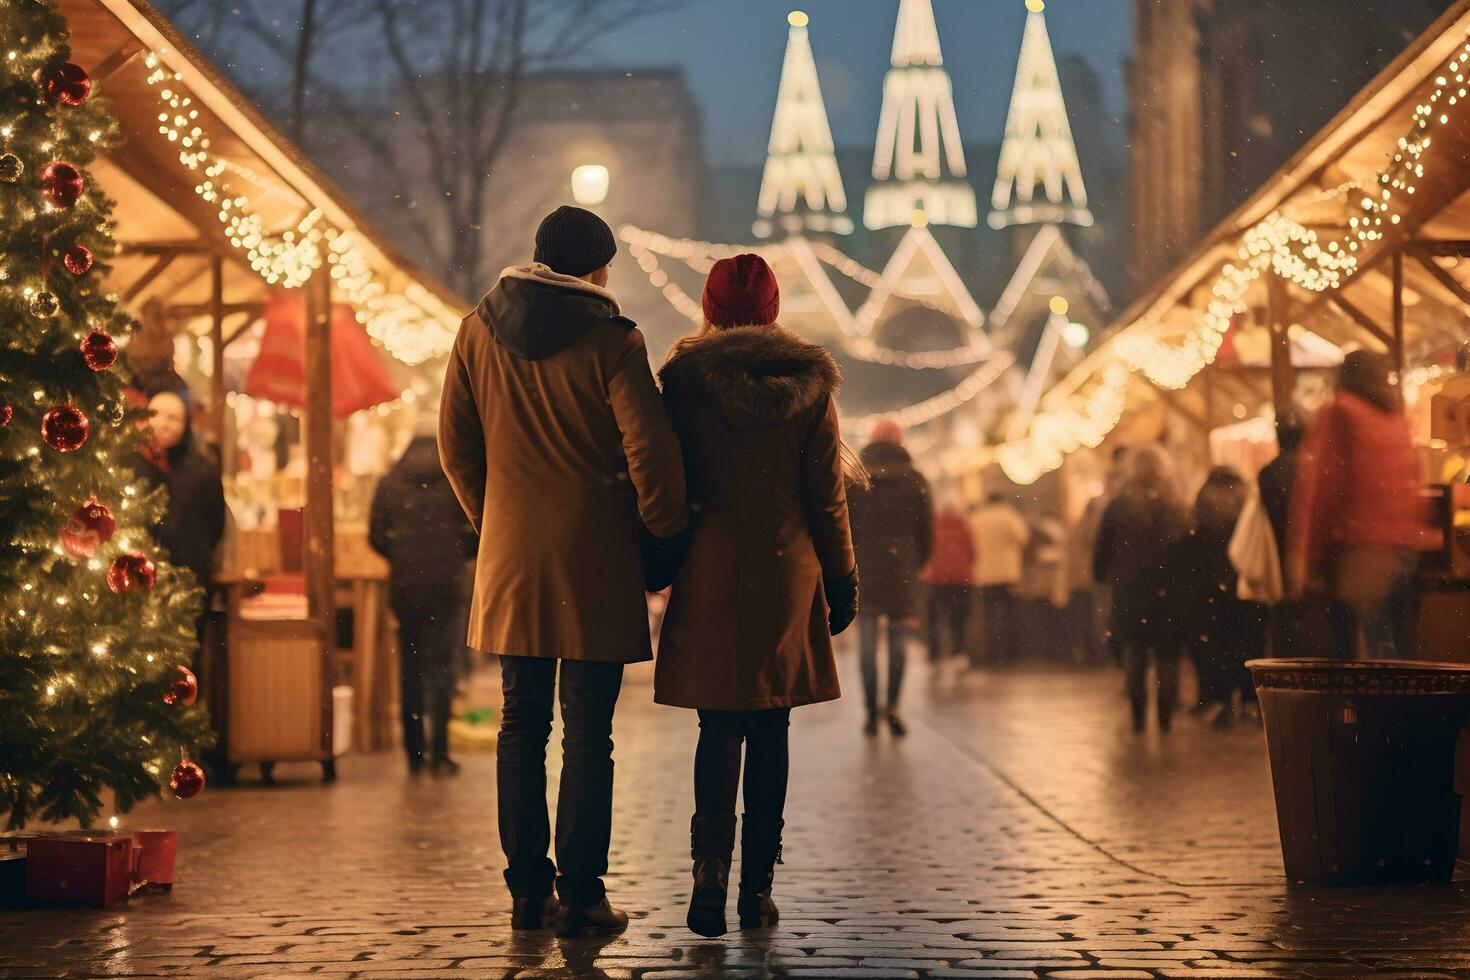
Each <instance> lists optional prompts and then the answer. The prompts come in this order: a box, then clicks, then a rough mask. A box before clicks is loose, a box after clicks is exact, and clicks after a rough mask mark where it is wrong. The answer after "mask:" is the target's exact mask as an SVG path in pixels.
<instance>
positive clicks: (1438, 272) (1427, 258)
mask: <svg viewBox="0 0 1470 980" xmlns="http://www.w3.org/2000/svg"><path fill="white" fill-rule="evenodd" d="M1414 259H1415V260H1416V261H1417V262H1418V263H1419V264H1420V265H1422V266H1423V267H1424V271H1425V272H1427V273H1429V274H1430V275H1431V276H1433V277H1434V278H1435V280H1436V281H1437V282H1438V283H1439V284H1440V285H1441V286H1443V287H1444V288H1445V289H1447V290H1449V291H1450V293H1451V294H1452V295H1453V296H1454V297H1455V299H1457V300H1459V301H1460V302H1461V304H1463V305H1465V306H1470V289H1466V288H1465V287H1464V286H1462V285H1460V280H1458V279H1456V278H1455V277H1454V276H1452V275H1450V271H1449V270H1448V269H1446V268H1445V267H1444V266H1442V265H1440V264H1439V263H1438V262H1436V261H1434V257H1433V256H1432V255H1428V254H1426V253H1424V252H1418V251H1416V252H1415V253H1414Z"/></svg>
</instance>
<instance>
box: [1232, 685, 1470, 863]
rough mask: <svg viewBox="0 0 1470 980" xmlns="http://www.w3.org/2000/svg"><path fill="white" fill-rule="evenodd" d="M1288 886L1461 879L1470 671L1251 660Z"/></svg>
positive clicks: (1469, 707)
mask: <svg viewBox="0 0 1470 980" xmlns="http://www.w3.org/2000/svg"><path fill="white" fill-rule="evenodd" d="M1246 666H1248V667H1249V668H1250V670H1251V674H1252V676H1253V677H1254V679H1255V685H1256V690H1257V692H1258V693H1259V696H1260V702H1261V714H1262V716H1263V718H1264V720H1265V724H1266V747H1267V750H1268V752H1269V753H1270V758H1271V781H1272V784H1273V786H1274V789H1275V792H1276V819H1277V823H1278V824H1279V827H1280V830H1281V853H1282V857H1283V859H1284V861H1285V865H1286V876H1287V878H1288V880H1290V881H1292V882H1294V883H1302V884H1319V885H1405V884H1419V883H1423V882H1433V883H1437V884H1443V883H1445V882H1448V881H1449V880H1450V877H1451V875H1453V874H1454V870H1455V855H1456V851H1457V849H1458V846H1459V834H1460V796H1459V794H1457V793H1456V792H1455V788H1454V780H1455V743H1456V739H1457V737H1458V735H1459V732H1460V729H1461V728H1462V727H1464V725H1465V723H1466V720H1467V719H1470V665H1465V664H1438V663H1421V662H1417V661H1337V660H1252V661H1250V662H1249V663H1248V664H1247V665H1246Z"/></svg>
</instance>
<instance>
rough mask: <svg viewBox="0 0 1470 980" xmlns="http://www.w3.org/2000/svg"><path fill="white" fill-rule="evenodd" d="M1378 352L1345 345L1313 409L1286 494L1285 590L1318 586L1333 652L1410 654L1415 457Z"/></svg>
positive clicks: (1420, 516)
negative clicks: (1333, 377) (1328, 613)
mask: <svg viewBox="0 0 1470 980" xmlns="http://www.w3.org/2000/svg"><path fill="white" fill-rule="evenodd" d="M1390 371H1391V365H1390V364H1389V361H1388V358H1387V357H1385V356H1383V355H1382V354H1377V353H1373V352H1371V351H1353V352H1352V353H1350V354H1348V355H1347V357H1346V359H1344V361H1343V364H1342V369H1341V374H1340V375H1339V379H1338V391H1337V396H1336V397H1335V398H1334V399H1333V400H1332V403H1331V404H1329V405H1328V406H1327V407H1326V408H1324V409H1322V411H1321V412H1320V413H1319V414H1318V416H1317V418H1316V421H1315V423H1314V425H1313V427H1312V432H1311V435H1310V437H1309V441H1308V446H1307V453H1306V458H1305V459H1304V461H1303V463H1302V468H1301V473H1300V475H1299V477H1298V481H1297V486H1296V490H1295V494H1294V498H1293V501H1292V518H1291V521H1290V522H1289V525H1290V533H1291V537H1292V542H1291V547H1289V548H1288V553H1289V556H1290V565H1291V567H1290V569H1289V572H1290V579H1291V583H1292V586H1293V590H1294V591H1297V592H1303V591H1305V592H1307V593H1312V594H1316V595H1320V596H1325V597H1327V598H1328V599H1329V600H1330V603H1331V605H1332V608H1333V613H1332V624H1333V625H1332V631H1331V633H1332V643H1333V654H1334V655H1335V656H1338V657H1341V658H1344V659H1352V658H1353V657H1354V656H1356V655H1359V654H1362V653H1366V655H1367V656H1370V657H1411V656H1413V647H1414V643H1413V635H1414V631H1413V620H1414V615H1413V610H1414V588H1413V586H1414V578H1415V572H1416V566H1417V554H1416V549H1417V548H1418V547H1419V546H1420V544H1421V542H1422V540H1423V537H1424V534H1425V531H1426V530H1427V527H1428V513H1427V509H1426V504H1425V500H1424V497H1423V496H1422V495H1421V494H1420V480H1419V463H1418V460H1417V458H1416V456H1415V453H1414V446H1413V443H1412V440H1411V437H1410V428H1409V419H1408V417H1407V416H1406V415H1405V414H1404V409H1403V403H1402V401H1401V399H1400V397H1399V392H1398V389H1397V388H1395V387H1394V385H1393V382H1392V380H1391V378H1390Z"/></svg>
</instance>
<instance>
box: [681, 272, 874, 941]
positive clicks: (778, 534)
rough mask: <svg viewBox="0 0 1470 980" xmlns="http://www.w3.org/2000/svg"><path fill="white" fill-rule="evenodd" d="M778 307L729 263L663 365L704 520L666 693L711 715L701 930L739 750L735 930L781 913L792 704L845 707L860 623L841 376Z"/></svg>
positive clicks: (731, 808) (700, 856) (717, 883)
mask: <svg viewBox="0 0 1470 980" xmlns="http://www.w3.org/2000/svg"><path fill="white" fill-rule="evenodd" d="M780 302H781V294H780V288H779V285H778V283H777V282H776V278H775V276H774V275H773V274H772V272H771V269H770V267H769V266H767V265H766V263H765V261H764V260H762V259H761V258H760V257H759V256H756V255H750V254H746V255H739V256H735V257H734V258H728V259H721V260H720V261H719V262H717V263H715V265H714V267H713V268H712V269H711V270H710V273H709V278H708V281H707V282H706V285H705V291H704V298H703V307H704V314H705V321H706V322H705V327H704V329H703V330H702V331H701V332H700V334H699V335H698V336H696V337H692V338H689V339H686V340H684V341H682V342H681V343H680V344H678V345H677V346H676V347H675V348H674V351H673V353H672V354H671V356H670V357H669V360H668V362H667V363H666V364H665V365H664V367H663V370H662V372H661V378H662V380H663V383H664V399H665V403H666V404H667V406H668V409H669V414H670V417H671V418H672V419H673V422H674V428H675V431H676V432H677V433H678V436H679V439H680V442H681V443H682V444H683V447H684V459H685V467H686V472H687V473H688V479H689V499H690V501H691V503H692V505H693V507H694V509H695V511H696V513H697V514H698V515H699V519H698V521H697V523H696V526H695V531H694V536H693V541H692V543H691V545H690V550H689V555H688V559H687V561H686V562H685V563H684V565H683V567H682V569H680V571H679V573H678V576H677V577H676V578H675V580H674V585H673V589H672V592H671V593H670V597H669V608H668V613H667V614H666V616H665V619H664V629H663V634H662V637H661V639H660V645H659V657H658V667H657V671H656V673H655V676H654V700H655V701H657V702H658V703H659V704H667V705H673V706H676V707H681V708H693V709H696V710H697V711H698V712H699V745H698V748H697V749H696V751H695V756H694V818H693V820H692V822H691V828H690V837H691V846H690V852H691V856H692V857H693V861H694V869H693V871H694V887H693V892H692V894H691V896H690V901H689V913H688V924H689V928H690V929H691V930H693V931H694V932H696V933H698V934H699V935H703V936H719V935H723V934H724V933H725V931H726V921H725V904H726V891H727V887H728V879H729V872H730V863H731V857H732V855H733V852H734V846H735V801H736V793H737V790H738V788H739V786H740V781H741V758H740V756H741V747H742V744H743V746H744V751H745V774H744V792H745V816H744V821H743V825H742V828H741V859H740V897H739V900H738V903H737V909H738V912H739V917H740V928H742V929H757V928H764V927H767V926H771V925H774V924H775V923H776V921H777V920H778V918H779V912H778V910H777V908H776V904H775V902H774V900H773V899H772V897H771V890H772V885H773V882H774V872H775V866H776V864H777V863H778V861H779V860H780V856H781V833H782V828H783V827H784V826H785V821H784V819H783V815H784V810H785V803H786V785H787V779H788V772H789V768H790V762H789V755H788V748H787V738H788V725H789V724H790V717H791V709H792V708H794V707H797V706H799V705H804V704H815V703H817V702H819V701H831V700H833V699H835V698H837V697H839V696H840V693H841V692H840V690H839V688H838V683H837V666H836V663H835V661H834V659H833V656H832V634H835V633H840V632H842V630H843V629H845V628H846V627H847V625H848V624H849V623H851V622H852V619H853V616H854V615H855V614H856V612H857V594H858V577H857V576H858V566H857V564H856V561H855V556H854V552H853V547H852V536H851V534H850V532H849V527H848V513H847V494H846V490H845V487H844V464H843V447H842V442H841V440H840V438H839V436H838V421H837V409H836V403H835V401H834V398H835V396H836V394H837V390H838V388H839V386H840V385H841V373H840V372H839V370H838V368H837V365H836V363H835V362H834V361H833V360H832V358H831V356H830V355H828V354H827V352H826V351H824V350H823V349H822V348H820V347H817V346H815V345H813V344H809V343H807V342H806V341H803V340H801V339H800V338H798V337H796V336H795V335H794V334H791V333H788V332H787V331H785V330H783V329H782V328H781V327H780V326H779V325H778V324H777V323H776V319H777V314H778V313H779V311H780Z"/></svg>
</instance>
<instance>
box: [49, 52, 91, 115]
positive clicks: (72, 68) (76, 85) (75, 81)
mask: <svg viewBox="0 0 1470 980" xmlns="http://www.w3.org/2000/svg"><path fill="white" fill-rule="evenodd" d="M37 75H38V76H39V78H40V81H41V88H42V89H43V90H44V91H45V93H46V98H48V99H50V100H51V101H52V102H59V103H61V104H62V105H73V106H75V105H81V104H82V103H83V102H86V101H87V96H89V95H91V94H92V80H91V79H90V78H88V77H87V73H86V72H85V71H83V70H82V68H81V66H80V65H74V64H72V63H71V62H69V61H62V62H57V63H56V64H52V65H47V66H46V67H45V68H43V69H41V71H39V72H38V73H37Z"/></svg>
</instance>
